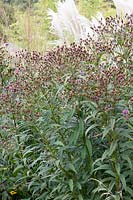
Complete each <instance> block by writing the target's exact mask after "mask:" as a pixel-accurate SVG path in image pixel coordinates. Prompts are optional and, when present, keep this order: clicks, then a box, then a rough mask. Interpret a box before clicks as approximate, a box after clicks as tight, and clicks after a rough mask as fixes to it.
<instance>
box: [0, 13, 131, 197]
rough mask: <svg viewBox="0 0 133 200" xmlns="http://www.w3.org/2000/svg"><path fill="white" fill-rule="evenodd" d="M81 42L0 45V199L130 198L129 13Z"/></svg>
mask: <svg viewBox="0 0 133 200" xmlns="http://www.w3.org/2000/svg"><path fill="white" fill-rule="evenodd" d="M92 29H93V31H94V36H93V37H90V36H89V35H88V37H87V38H86V39H85V40H82V39H81V40H80V43H78V44H76V43H72V44H71V45H70V46H67V45H66V44H64V45H63V46H61V47H56V48H55V49H53V50H51V51H48V52H47V53H46V54H44V55H43V54H42V53H39V52H36V51H34V52H28V51H26V50H23V51H19V52H17V53H16V55H12V56H11V55H9V53H8V52H6V51H5V50H4V48H1V49H0V52H1V53H0V102H1V105H0V113H1V116H2V117H1V119H0V120H1V123H0V128H2V129H1V130H2V131H1V132H0V136H1V137H0V144H1V145H0V156H1V157H0V181H1V183H0V184H1V186H2V187H1V188H0V190H1V194H0V198H1V199H3V200H10V199H29V200H41V199H42V200H44V199H46V200H47V199H50V200H52V199H53V200H63V199H64V200H77V199H78V200H88V199H90V200H100V199H101V200H116V199H119V200H122V199H124V200H131V198H132V184H133V183H132V180H133V177H132V168H133V166H132V155H131V152H132V142H133V141H132V133H133V59H132V58H133V45H132V43H133V41H132V40H133V15H130V16H128V15H126V16H125V17H124V18H123V19H120V18H119V17H117V16H116V17H114V18H113V17H109V18H107V19H106V24H103V23H102V22H100V26H98V27H97V28H96V27H92Z"/></svg>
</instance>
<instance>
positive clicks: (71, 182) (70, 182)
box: [68, 179, 73, 192]
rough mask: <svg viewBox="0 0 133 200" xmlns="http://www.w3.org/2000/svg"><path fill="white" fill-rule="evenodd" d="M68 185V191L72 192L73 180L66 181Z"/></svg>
mask: <svg viewBox="0 0 133 200" xmlns="http://www.w3.org/2000/svg"><path fill="white" fill-rule="evenodd" d="M68 184H69V187H70V191H71V192H73V180H72V179H70V180H69V181H68Z"/></svg>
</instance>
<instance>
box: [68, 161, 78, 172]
mask: <svg viewBox="0 0 133 200" xmlns="http://www.w3.org/2000/svg"><path fill="white" fill-rule="evenodd" d="M68 168H69V169H70V170H72V171H73V172H75V173H76V174H77V171H76V169H75V167H74V165H73V164H72V163H69V164H68Z"/></svg>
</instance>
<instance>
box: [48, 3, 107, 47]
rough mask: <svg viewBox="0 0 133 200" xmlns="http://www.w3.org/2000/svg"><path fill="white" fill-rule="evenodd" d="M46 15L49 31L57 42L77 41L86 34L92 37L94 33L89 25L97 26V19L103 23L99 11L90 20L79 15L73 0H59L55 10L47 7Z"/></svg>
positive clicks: (103, 20)
mask: <svg viewBox="0 0 133 200" xmlns="http://www.w3.org/2000/svg"><path fill="white" fill-rule="evenodd" d="M48 15H49V18H50V19H51V31H52V33H54V34H55V35H56V36H57V37H58V38H59V43H58V44H61V43H64V42H66V44H69V43H70V42H72V41H75V42H79V41H80V38H82V39H85V38H86V37H87V35H88V34H89V35H90V36H91V37H93V36H94V35H95V33H94V31H93V30H92V29H91V26H95V27H97V26H98V25H99V20H102V22H103V23H105V19H104V17H103V16H102V14H101V13H98V15H97V16H96V18H94V17H93V18H92V21H89V20H88V19H87V18H86V17H84V16H82V15H80V13H79V11H78V9H77V8H76V5H75V2H74V0H66V1H63V2H61V1H59V2H58V3H57V12H54V11H53V10H51V9H49V10H48Z"/></svg>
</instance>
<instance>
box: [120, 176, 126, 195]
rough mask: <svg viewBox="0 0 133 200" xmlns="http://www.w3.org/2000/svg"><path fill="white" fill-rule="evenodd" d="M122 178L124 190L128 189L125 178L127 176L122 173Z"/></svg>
mask: <svg viewBox="0 0 133 200" xmlns="http://www.w3.org/2000/svg"><path fill="white" fill-rule="evenodd" d="M120 180H121V183H122V186H123V188H124V190H125V191H126V190H127V185H126V180H125V177H124V176H123V175H122V174H121V175H120Z"/></svg>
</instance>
